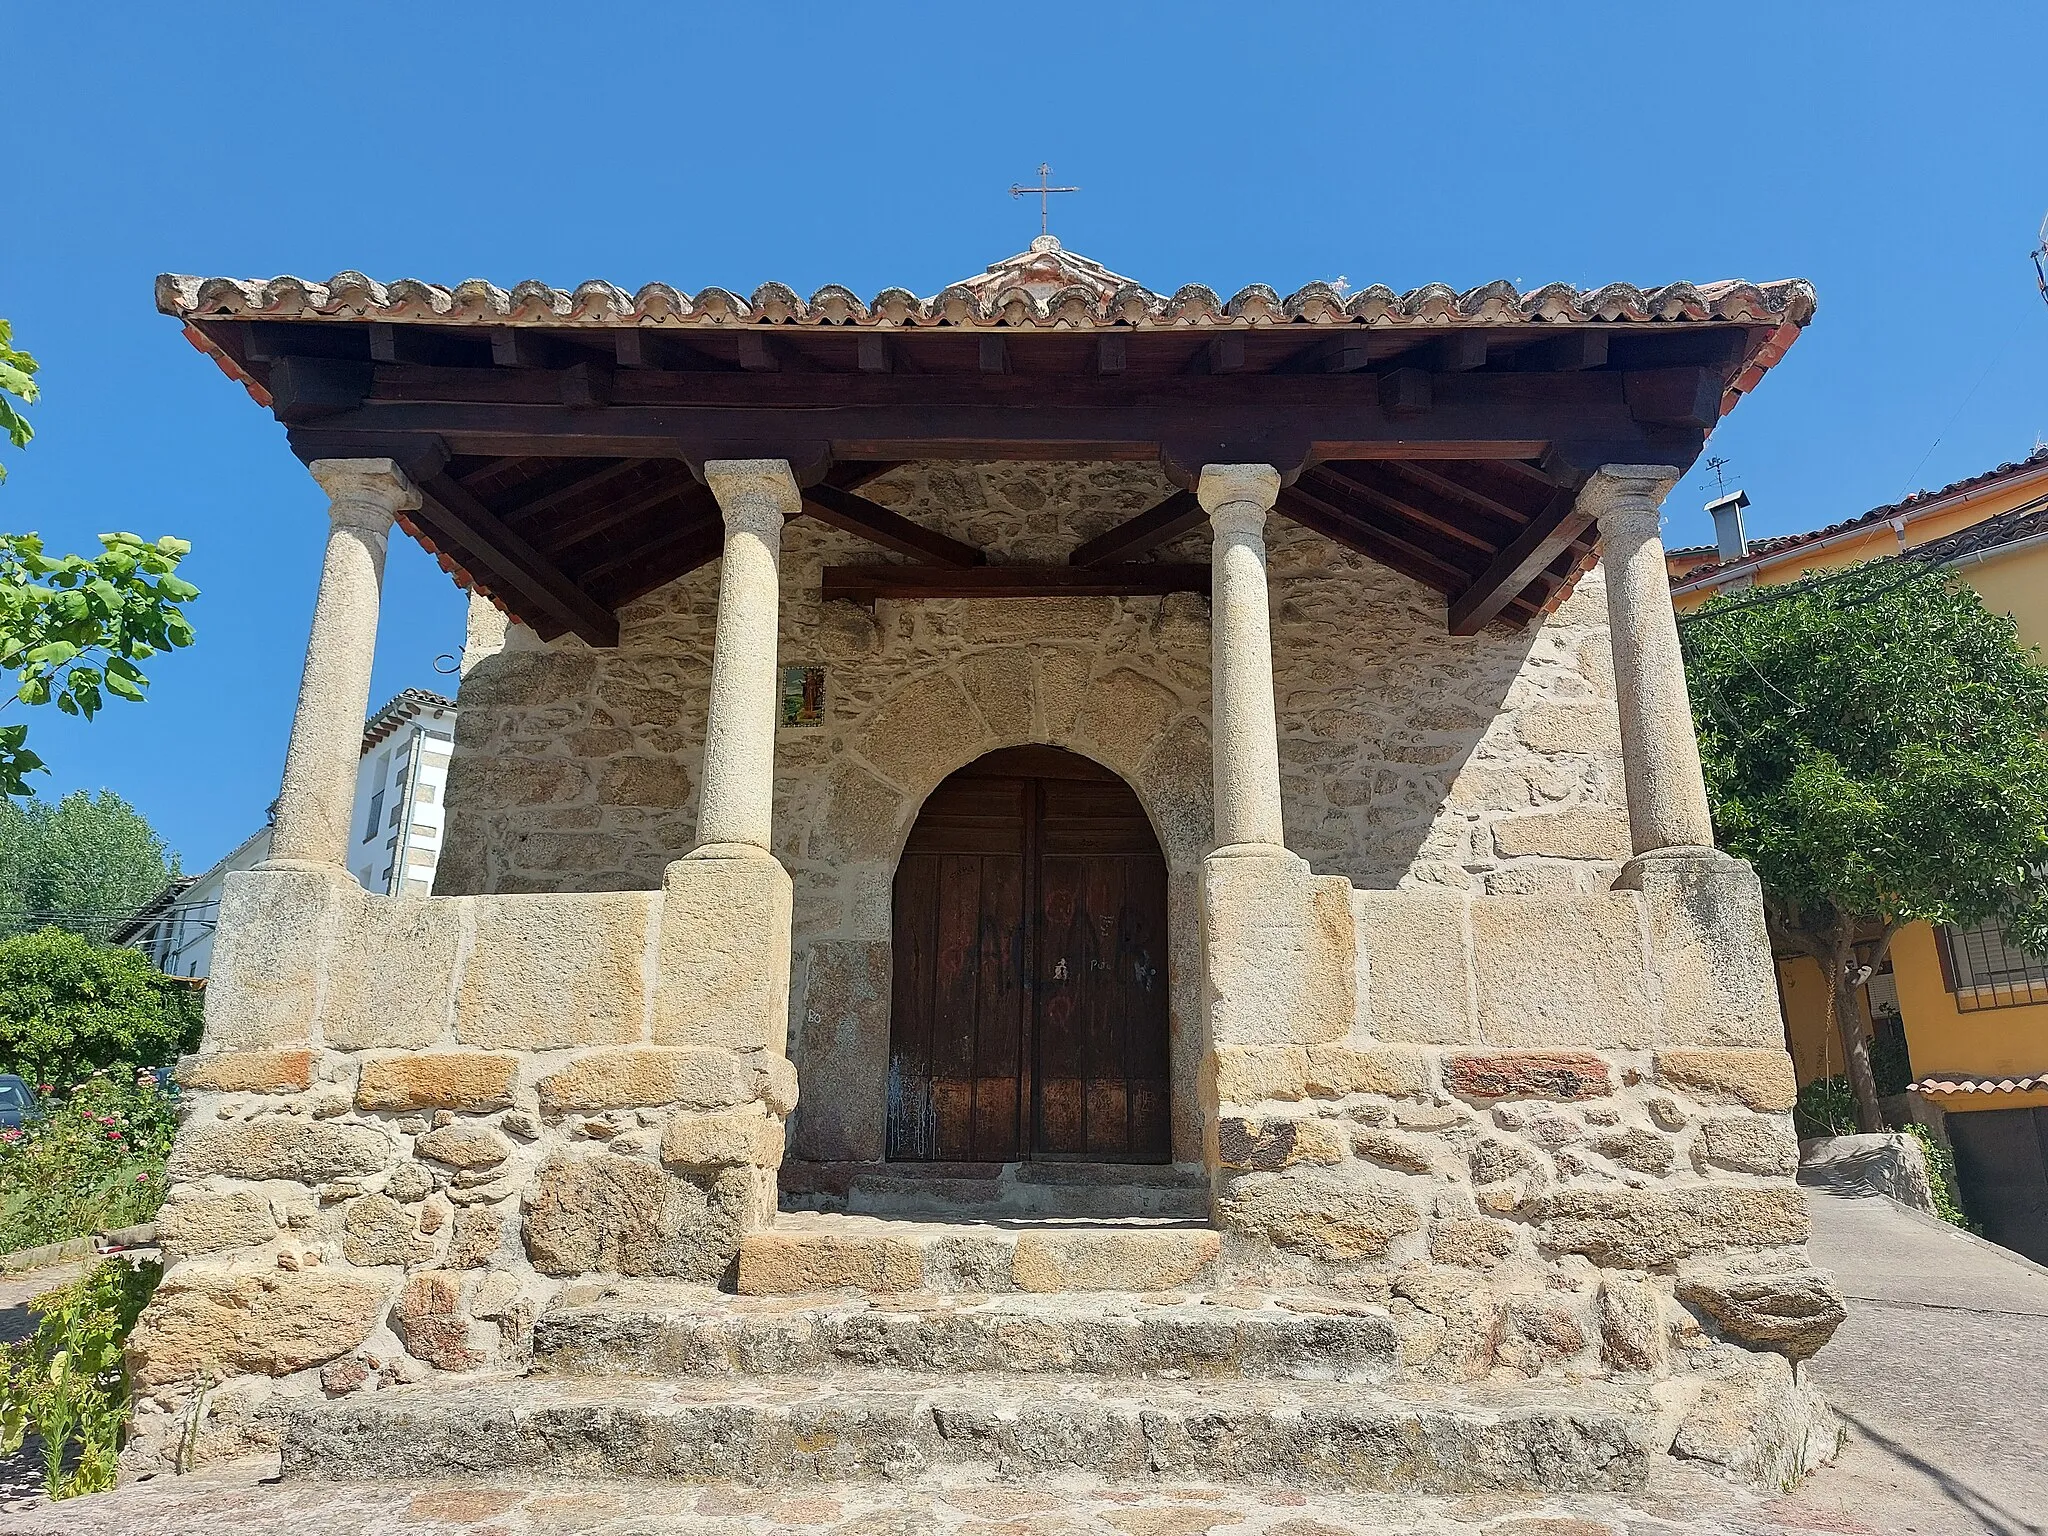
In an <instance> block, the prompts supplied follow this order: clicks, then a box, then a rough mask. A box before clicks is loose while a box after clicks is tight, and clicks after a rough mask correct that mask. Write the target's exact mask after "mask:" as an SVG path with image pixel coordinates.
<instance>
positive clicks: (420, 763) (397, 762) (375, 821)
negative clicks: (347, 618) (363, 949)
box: [348, 688, 455, 896]
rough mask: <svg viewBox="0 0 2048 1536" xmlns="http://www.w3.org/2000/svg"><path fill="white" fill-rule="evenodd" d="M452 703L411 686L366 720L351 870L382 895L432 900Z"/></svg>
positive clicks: (449, 749) (451, 746)
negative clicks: (429, 897) (429, 898)
mask: <svg viewBox="0 0 2048 1536" xmlns="http://www.w3.org/2000/svg"><path fill="white" fill-rule="evenodd" d="M454 750H455V705H454V702H453V701H452V700H449V699H444V698H442V697H441V696H440V695H439V694H438V693H428V692H427V691H426V690H425V689H422V688H408V689H406V690H405V691H404V692H403V693H401V694H399V695H398V697H396V698H395V699H393V700H392V701H391V702H390V703H388V704H386V705H385V706H384V707H383V708H382V709H380V710H378V711H377V712H376V713H375V714H373V715H371V716H370V720H369V724H367V725H366V726H364V727H363V755H362V761H361V764H360V765H359V766H358V768H357V769H356V805H355V820H354V829H355V830H354V832H353V834H352V836H351V837H350V840H349V860H348V863H349V869H350V870H351V871H352V872H353V873H354V874H355V877H356V879H357V880H359V881H361V882H362V885H363V888H364V889H365V890H370V891H375V892H377V893H378V894H379V895H382V896H431V895H432V894H433V891H434V866H435V865H436V864H438V863H439V862H440V858H441V834H442V831H443V825H444V821H445V811H444V809H443V807H442V804H441V797H442V792H443V791H444V790H445V789H446V788H447V786H448V759H449V756H450V755H451V754H452V753H453V752H454Z"/></svg>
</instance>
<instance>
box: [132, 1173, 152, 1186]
mask: <svg viewBox="0 0 2048 1536" xmlns="http://www.w3.org/2000/svg"><path fill="white" fill-rule="evenodd" d="M135 1182H136V1183H138V1184H147V1183H148V1182H149V1174H148V1172H147V1170H145V1171H144V1172H142V1173H138V1174H137V1175H135Z"/></svg>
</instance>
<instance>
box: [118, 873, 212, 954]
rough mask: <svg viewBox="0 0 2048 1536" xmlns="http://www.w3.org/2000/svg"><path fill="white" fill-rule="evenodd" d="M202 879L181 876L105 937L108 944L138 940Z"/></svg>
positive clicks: (193, 876) (196, 876) (195, 876)
mask: <svg viewBox="0 0 2048 1536" xmlns="http://www.w3.org/2000/svg"><path fill="white" fill-rule="evenodd" d="M201 878H202V877H201V876H199V875H183V876H180V877H179V878H178V879H176V880H173V881H172V882H171V883H170V884H169V885H167V886H165V887H164V888H163V889H162V890H160V891H158V892H157V893H156V894H155V895H154V896H152V897H150V898H149V900H147V901H145V902H144V903H143V904H142V905H141V906H139V907H137V908H136V909H135V915H134V916H132V917H130V918H128V919H126V920H125V921H123V922H122V924H121V926H120V927H118V928H116V929H115V930H114V931H113V932H112V933H110V934H108V935H107V942H108V943H109V944H128V943H131V942H133V941H134V940H135V939H136V938H138V937H139V936H140V935H141V933H142V930H143V929H145V928H147V927H148V926H149V925H150V924H151V923H153V922H155V921H156V920H157V919H158V918H160V917H162V916H163V915H164V913H165V912H167V911H169V910H170V909H171V908H172V907H174V906H176V905H177V904H178V898H179V897H180V896H182V895H184V894H185V892H187V891H189V890H190V889H192V887H193V886H195V885H197V884H198V883H199V881H200V879H201Z"/></svg>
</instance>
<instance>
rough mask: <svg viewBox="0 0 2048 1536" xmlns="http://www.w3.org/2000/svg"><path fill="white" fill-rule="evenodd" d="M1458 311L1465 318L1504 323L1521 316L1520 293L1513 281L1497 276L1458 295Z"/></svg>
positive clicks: (1518, 318) (1498, 323)
mask: <svg viewBox="0 0 2048 1536" xmlns="http://www.w3.org/2000/svg"><path fill="white" fill-rule="evenodd" d="M1458 313H1459V314H1461V315H1463V316H1464V317H1465V318H1466V319H1467V320H1476V321H1480V322H1482V323H1485V324H1497V325H1506V324H1508V323H1510V322H1512V321H1518V320H1520V319H1521V318H1522V295H1521V293H1520V291H1519V290H1517V289H1516V287H1515V285H1514V284H1513V283H1511V282H1509V281H1508V280H1507V279H1506V278H1504V277H1497V278H1495V279H1494V280H1493V281H1492V282H1490V283H1481V284H1480V285H1479V286H1478V287H1477V288H1468V289H1467V290H1466V291H1465V292H1463V293H1461V294H1460V295H1458Z"/></svg>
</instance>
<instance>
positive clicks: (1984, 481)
mask: <svg viewBox="0 0 2048 1536" xmlns="http://www.w3.org/2000/svg"><path fill="white" fill-rule="evenodd" d="M2033 475H2043V476H2048V447H2042V448H2036V449H2035V450H2034V451H2033V452H2032V453H2030V454H2028V455H2027V456H2026V457H2025V458H2024V459H2015V460H2009V461H2008V462H2006V463H2003V464H2000V465H1999V466H1998V467H1997V468H1995V469H1987V470H1985V471H1984V472H1983V473H1982V474H1977V475H1970V476H1968V477H1966V478H1965V479H1961V480H1957V481H1954V482H1953V483H1951V484H1949V485H1944V486H1942V487H1941V488H1940V489H1939V490H1934V491H1915V492H1914V493H1913V494H1912V495H1910V496H1908V497H1906V498H1905V499H1904V500H1901V501H1893V502H1887V503H1886V504H1885V505H1884V506H1881V507H1872V508H1871V509H1870V510H1869V511H1868V512H1864V513H1861V514H1859V515H1858V516H1856V517H1851V518H1845V519H1844V520H1843V521H1841V522H1839V523H1830V524H1828V525H1827V526H1826V527H1825V528H1815V529H1813V530H1811V531H1810V532H1807V533H1788V534H1780V535H1777V536H1776V537H1772V538H1764V539H1751V540H1750V541H1749V553H1748V554H1747V555H1745V556H1744V557H1743V558H1742V559H1740V560H1722V559H1720V558H1719V550H1718V549H1717V548H1716V547H1715V546H1714V545H1712V544H1699V545H1689V546H1686V547H1684V548H1681V549H1672V550H1667V551H1666V552H1665V558H1666V559H1667V560H1669V561H1671V562H1673V563H1680V562H1683V561H1685V560H1687V559H1689V558H1694V557H1697V558H1698V560H1699V561H1700V564H1698V565H1696V566H1691V567H1688V568H1687V569H1686V570H1685V573H1684V575H1683V576H1681V577H1679V578H1678V579H1677V581H1676V582H1675V583H1674V585H1673V590H1674V591H1681V590H1684V589H1685V588H1687V587H1690V586H1693V585H1695V584H1697V583H1700V582H1701V581H1702V579H1703V578H1706V577H1710V576H1717V575H1722V574H1724V573H1726V572H1728V571H1731V570H1733V569H1735V568H1737V567H1758V566H1764V565H1771V564H1775V563H1776V562H1777V560H1778V559H1779V557H1781V556H1783V555H1785V554H1786V553H1788V552H1790V551H1793V550H1797V549H1801V548H1804V547H1806V546H1809V545H1812V546H1816V547H1817V546H1819V545H1822V544H1825V543H1828V542H1830V541H1832V540H1835V539H1839V538H1841V537H1842V536H1843V535H1845V534H1851V533H1854V532H1856V531H1857V530H1859V529H1870V528H1876V527H1881V526H1883V525H1884V524H1886V523H1889V522H1891V521H1892V519H1894V518H1902V519H1904V520H1905V521H1908V522H1912V521H1916V520H1918V519H1920V518H1923V517H1927V516H1929V515H1931V514H1933V513H1936V512H1946V511H1950V510H1952V509H1953V506H1954V504H1955V503H1957V502H1959V501H1962V500H1964V499H1965V498H1967V497H1970V496H1973V495H1977V494H1979V493H1981V492H1983V491H1988V490H1996V489H1998V488H1999V487H2001V486H2004V485H2007V484H2009V483H2011V482H2014V481H2018V480H2023V479H2026V478H2027V477H2029V476H2033ZM2015 510H2016V511H2024V510H2026V509H2024V508H2019V509H2015ZM2013 515H2014V513H2004V514H2001V517H2000V518H1998V519H1993V520H1992V521H1994V522H1996V521H2002V520H2003V518H2007V517H2011V516H2013ZM1963 531H1964V532H1968V533H1972V534H1974V533H1975V532H1976V531H1977V530H1976V529H1974V528H1972V529H1966V530H1963ZM2019 536H2020V537H2026V536H2027V535H2019ZM1950 537H1956V535H1951V536H1950ZM1938 542H1941V543H1946V542H1947V540H1946V539H1944V540H1940V541H1938ZM1999 542H2001V543H2003V542H2009V541H2008V540H2000V541H1999ZM1986 547H1990V546H1986ZM1911 553H1913V554H1914V555H1916V556H1920V557H1923V558H1924V557H1925V554H1926V550H1925V548H1924V547H1921V548H1916V549H1914V550H1913V551H1911Z"/></svg>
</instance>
